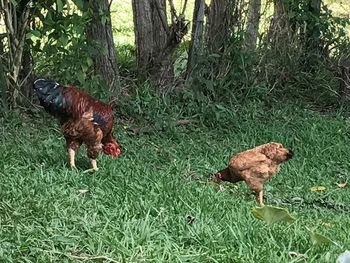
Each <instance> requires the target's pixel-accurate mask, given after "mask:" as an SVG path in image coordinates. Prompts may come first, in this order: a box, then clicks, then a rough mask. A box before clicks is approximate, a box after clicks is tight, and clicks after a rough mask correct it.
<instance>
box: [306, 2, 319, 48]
mask: <svg viewBox="0 0 350 263" xmlns="http://www.w3.org/2000/svg"><path fill="white" fill-rule="evenodd" d="M308 11H309V15H308V18H307V22H306V39H305V42H306V45H305V50H307V51H314V52H316V53H320V52H321V51H322V49H321V45H320V35H321V32H320V27H319V19H320V14H321V0H309V2H308Z"/></svg>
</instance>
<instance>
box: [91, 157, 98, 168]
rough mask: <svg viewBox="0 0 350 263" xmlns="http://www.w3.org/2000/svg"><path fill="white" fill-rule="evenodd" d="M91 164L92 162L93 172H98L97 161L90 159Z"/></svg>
mask: <svg viewBox="0 0 350 263" xmlns="http://www.w3.org/2000/svg"><path fill="white" fill-rule="evenodd" d="M90 162H91V166H92V170H94V171H97V170H98V168H97V162H96V160H95V159H90Z"/></svg>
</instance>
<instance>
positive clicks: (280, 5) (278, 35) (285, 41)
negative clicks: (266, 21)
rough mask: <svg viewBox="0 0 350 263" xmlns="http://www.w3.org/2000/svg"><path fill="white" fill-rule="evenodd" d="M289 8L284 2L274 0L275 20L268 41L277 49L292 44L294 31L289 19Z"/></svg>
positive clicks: (273, 19)
mask: <svg viewBox="0 0 350 263" xmlns="http://www.w3.org/2000/svg"><path fill="white" fill-rule="evenodd" d="M288 13H289V7H288V6H287V4H286V2H285V1H283V0H274V13H273V18H272V21H271V24H270V27H269V30H268V41H269V42H270V44H271V46H272V47H273V48H275V49H283V48H285V47H286V46H288V45H289V44H290V40H291V36H292V29H291V25H290V22H289V18H288Z"/></svg>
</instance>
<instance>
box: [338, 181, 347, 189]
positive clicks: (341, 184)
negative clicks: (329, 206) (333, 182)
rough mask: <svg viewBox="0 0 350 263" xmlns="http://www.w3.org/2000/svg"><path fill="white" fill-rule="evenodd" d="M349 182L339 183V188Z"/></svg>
mask: <svg viewBox="0 0 350 263" xmlns="http://www.w3.org/2000/svg"><path fill="white" fill-rule="evenodd" d="M347 184H348V182H344V183H337V186H338V187H339V188H344V187H345V186H346V185H347Z"/></svg>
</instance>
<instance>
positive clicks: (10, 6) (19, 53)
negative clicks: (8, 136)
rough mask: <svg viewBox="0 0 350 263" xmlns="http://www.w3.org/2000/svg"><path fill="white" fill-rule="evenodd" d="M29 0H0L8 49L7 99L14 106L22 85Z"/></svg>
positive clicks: (30, 10)
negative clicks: (13, 1)
mask: <svg viewBox="0 0 350 263" xmlns="http://www.w3.org/2000/svg"><path fill="white" fill-rule="evenodd" d="M29 4H30V0H20V1H18V2H17V3H16V4H14V3H12V2H9V1H7V0H0V11H1V13H2V14H3V19H4V23H5V28H6V42H7V47H8V51H7V53H6V55H5V56H6V58H7V61H6V70H7V76H8V81H7V84H8V92H7V94H8V96H7V98H8V100H9V106H14V107H15V106H16V105H17V103H18V102H19V101H20V98H19V95H20V94H21V92H20V90H21V87H22V86H23V80H24V79H21V75H20V73H21V69H22V66H23V50H24V46H25V36H26V33H27V30H28V24H29V21H30V16H31V12H32V9H31V8H30V6H29Z"/></svg>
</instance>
